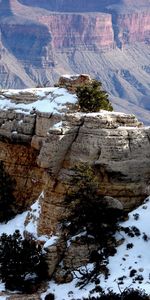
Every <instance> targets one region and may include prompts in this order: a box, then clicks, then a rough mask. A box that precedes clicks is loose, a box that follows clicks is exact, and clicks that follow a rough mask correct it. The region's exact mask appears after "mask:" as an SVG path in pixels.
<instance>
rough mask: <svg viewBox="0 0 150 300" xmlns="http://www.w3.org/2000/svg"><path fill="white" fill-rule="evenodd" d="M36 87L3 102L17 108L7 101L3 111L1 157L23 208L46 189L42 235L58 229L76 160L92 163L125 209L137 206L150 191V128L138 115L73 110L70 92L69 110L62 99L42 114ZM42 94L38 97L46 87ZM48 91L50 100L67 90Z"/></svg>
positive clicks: (5, 93)
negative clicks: (87, 112) (15, 184)
mask: <svg viewBox="0 0 150 300" xmlns="http://www.w3.org/2000/svg"><path fill="white" fill-rule="evenodd" d="M73 78H74V77H73ZM85 78H86V80H87V77H85ZM67 80H68V79H67ZM75 80H76V79H75ZM71 82H72V83H73V81H72V79H71ZM55 90H56V91H55ZM35 91H36V89H34V90H30V92H29V90H27V91H26V90H24V91H23V92H18V94H15V93H14V92H13V94H12V95H11V92H8V91H3V95H2V96H1V97H2V100H1V101H2V102H1V103H3V101H4V100H3V99H5V97H7V100H8V99H9V101H11V102H9V106H10V103H12V104H11V105H13V106H12V107H14V108H9V107H7V105H8V104H6V105H4V106H3V108H1V111H0V124H1V127H0V140H1V149H2V150H1V154H0V159H1V160H2V161H4V164H5V166H6V168H7V171H8V172H9V173H10V175H11V176H12V177H15V179H16V181H17V187H16V191H15V195H16V197H17V201H18V202H19V203H20V205H21V206H22V201H23V202H26V204H27V205H29V204H30V203H31V202H33V201H34V200H36V198H37V197H38V195H39V194H40V192H41V191H42V190H43V191H44V195H45V197H44V200H42V203H41V209H42V213H41V217H40V222H39V233H40V234H47V233H49V232H51V231H55V232H56V231H57V229H58V221H59V219H60V215H63V213H65V211H64V207H63V199H64V195H65V193H66V190H67V188H68V185H69V182H70V178H71V176H72V172H71V168H72V167H73V166H74V165H75V164H76V163H77V162H78V163H79V162H86V163H88V164H90V165H93V166H94V167H95V168H96V170H97V175H98V177H99V180H100V183H101V194H103V195H109V196H113V197H115V198H117V199H119V200H120V201H121V202H122V203H123V204H124V207H125V208H126V209H131V208H132V207H134V206H137V205H138V204H139V203H140V202H141V201H142V200H143V199H144V198H145V197H146V196H147V195H149V177H150V152H149V147H150V128H149V127H144V126H143V125H142V124H141V123H139V122H138V121H137V119H136V118H135V116H133V115H126V114H123V113H116V112H111V113H110V112H100V113H96V114H95V113H89V114H83V113H79V112H75V113H73V114H72V113H71V111H72V108H71V107H72V104H71V106H70V104H69V103H68V101H67V97H68V95H69V94H66V92H65V94H64V98H65V97H66V103H67V106H68V105H69V106H70V113H68V112H67V111H68V108H67V107H66V110H65V107H64V105H63V106H62V111H60V104H59V102H58V107H59V113H58V112H56V113H51V112H49V113H48V112H44V111H42V112H40V111H39V110H37V109H36V108H34V109H33V107H34V106H35V105H36V102H35V100H36V97H37V96H36V94H34V93H35ZM43 91H44V90H43ZM38 93H39V94H38V101H39V99H40V95H41V91H40V90H39V92H38ZM49 93H50V94H48V90H47V89H46V90H45V97H46V95H50V96H48V97H51V98H48V99H49V100H47V101H50V102H51V103H52V102H53V101H54V102H55V103H56V102H57V101H58V100H59V99H60V95H62V94H63V93H64V88H60V89H59V90H58V88H53V92H52V91H51V92H49ZM54 93H56V95H55V94H54ZM72 96H73V95H72ZM72 96H71V97H72ZM57 97H58V100H57V101H56V99H57ZM70 99H71V98H70ZM22 101H26V104H27V106H25V104H24V106H23V110H22V111H20V109H21V108H20V107H21V106H19V105H22ZM42 101H44V98H43V92H42V96H41V103H42ZM59 101H60V103H61V100H59ZM38 103H39V102H38ZM44 103H45V102H43V108H44V105H45V104H44ZM15 105H16V106H15ZM17 105H18V106H17ZM28 105H29V106H28ZM32 105H33V106H32ZM38 105H39V104H38ZM1 107H2V104H1ZM6 108H7V110H6ZM27 112H28V113H27ZM60 112H61V114H60Z"/></svg>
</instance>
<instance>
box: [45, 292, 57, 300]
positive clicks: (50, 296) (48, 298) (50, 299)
mask: <svg viewBox="0 0 150 300" xmlns="http://www.w3.org/2000/svg"><path fill="white" fill-rule="evenodd" d="M45 300H55V296H54V294H51V293H50V294H48V295H46V296H45Z"/></svg>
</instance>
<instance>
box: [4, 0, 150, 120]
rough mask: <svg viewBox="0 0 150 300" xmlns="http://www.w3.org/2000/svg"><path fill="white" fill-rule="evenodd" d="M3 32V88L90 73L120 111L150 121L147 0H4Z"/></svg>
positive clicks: (32, 84) (149, 13)
mask: <svg viewBox="0 0 150 300" xmlns="http://www.w3.org/2000/svg"><path fill="white" fill-rule="evenodd" d="M62 12H63V13H62ZM0 33H1V34H0V82H1V87H15V88H19V87H26V86H37V85H42V84H45V83H46V82H47V81H48V82H49V83H53V82H55V81H56V80H57V78H58V76H59V75H61V74H62V73H90V74H91V75H92V76H93V77H96V78H98V79H100V80H101V81H102V82H103V85H104V87H105V88H106V89H107V91H108V92H109V93H110V95H111V97H112V101H113V102H114V103H115V105H116V107H118V105H119V110H122V111H127V112H130V111H132V112H133V113H135V114H137V115H138V117H139V118H140V119H142V120H144V121H145V122H146V123H148V122H149V119H150V112H149V109H150V104H149V94H150V87H149V82H150V75H149V74H150V66H149V39H150V10H149V0H145V1H142V3H141V1H135V0H132V1H131V0H130V1H129V0H124V1H123V0H122V1H119V2H118V1H116V0H107V1H101V2H99V1H97V0H95V1H91V0H88V1H85V0H82V1H76V2H74V1H72V0H68V1H66V0H64V1H60V0H57V1H50V2H49V1H48V0H43V1H41V0H39V1H36V6H35V1H28V0H1V1H0ZM16 66H17V67H16ZM120 98H121V99H124V100H123V101H120Z"/></svg>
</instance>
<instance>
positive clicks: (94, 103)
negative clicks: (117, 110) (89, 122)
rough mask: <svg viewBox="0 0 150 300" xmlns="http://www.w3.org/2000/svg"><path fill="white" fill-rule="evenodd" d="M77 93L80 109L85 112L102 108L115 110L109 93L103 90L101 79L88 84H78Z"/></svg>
mask: <svg viewBox="0 0 150 300" xmlns="http://www.w3.org/2000/svg"><path fill="white" fill-rule="evenodd" d="M76 94H77V97H78V103H79V107H80V110H81V111H83V112H98V111H99V110H100V109H104V110H107V111H112V110H113V107H112V105H111V103H110V101H109V99H108V94H107V92H105V91H103V90H102V83H101V82H100V81H97V80H92V81H91V82H90V83H88V84H83V85H80V86H78V88H77V92H76Z"/></svg>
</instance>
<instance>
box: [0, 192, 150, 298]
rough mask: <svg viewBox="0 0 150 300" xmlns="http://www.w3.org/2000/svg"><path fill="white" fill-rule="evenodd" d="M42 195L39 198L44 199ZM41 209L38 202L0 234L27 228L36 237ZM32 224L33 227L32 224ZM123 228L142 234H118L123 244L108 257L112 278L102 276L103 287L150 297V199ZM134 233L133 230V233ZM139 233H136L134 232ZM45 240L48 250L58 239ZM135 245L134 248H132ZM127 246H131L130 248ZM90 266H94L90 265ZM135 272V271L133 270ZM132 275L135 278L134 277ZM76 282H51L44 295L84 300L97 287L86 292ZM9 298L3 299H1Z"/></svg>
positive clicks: (1, 287) (0, 287) (0, 288)
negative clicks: (28, 220) (26, 220)
mask: <svg viewBox="0 0 150 300" xmlns="http://www.w3.org/2000/svg"><path fill="white" fill-rule="evenodd" d="M43 196H44V195H43V193H41V195H40V197H43ZM39 213H40V207H39V199H38V200H37V201H36V203H35V204H34V205H32V207H31V210H30V212H29V211H27V212H24V213H22V214H20V215H18V216H16V217H15V218H14V219H13V220H11V221H9V222H8V223H6V224H0V234H2V233H3V232H5V233H7V234H12V233H13V232H14V231H15V230H16V229H19V230H20V231H21V233H23V231H24V229H28V230H29V231H31V233H32V234H33V235H35V236H36V223H37V220H38V217H39ZM27 214H30V218H29V219H30V223H29V224H30V225H26V226H25V225H24V222H25V219H26V217H27ZM32 222H33V224H31V223H32ZM121 225H122V226H123V227H130V228H131V227H132V226H134V227H136V228H138V229H139V231H140V235H137V236H136V234H134V237H131V236H129V235H128V234H126V233H124V232H121V233H119V234H118V235H117V238H118V239H121V238H124V242H123V243H122V244H121V245H120V246H118V248H117V253H116V254H115V255H114V256H113V257H110V258H109V264H108V268H109V270H110V275H109V277H108V279H107V280H106V279H105V278H104V276H102V275H100V277H99V278H100V286H101V287H102V288H103V289H104V290H105V291H107V290H108V289H112V290H114V291H116V292H117V293H119V290H122V291H123V290H124V289H125V288H129V287H130V288H134V289H144V290H145V291H146V292H147V293H148V294H150V197H149V198H147V199H146V200H145V202H144V203H143V205H141V206H140V207H138V208H137V209H135V210H134V211H132V212H131V213H130V214H129V219H128V221H126V222H123V223H122V224H121ZM133 232H134V230H133ZM135 232H136V230H135ZM40 239H43V240H44V241H45V245H44V247H47V246H49V245H51V244H53V243H55V241H56V240H57V237H55V236H52V237H46V236H44V237H40ZM132 244H133V245H132ZM127 245H128V246H127ZM90 266H91V265H90ZM132 270H134V271H132ZM132 275H133V276H132ZM76 283H77V279H74V280H73V281H72V282H71V283H68V284H60V285H58V284H56V283H55V282H54V281H50V282H49V287H48V290H47V291H46V292H45V293H43V294H42V295H41V299H42V300H44V298H45V295H46V294H48V293H54V294H55V297H56V300H71V299H82V297H87V296H88V295H89V292H90V291H91V290H92V289H93V288H94V284H88V285H87V286H85V287H84V288H83V289H81V290H80V289H79V288H78V287H76ZM3 290H4V285H3V284H0V291H3ZM5 299H6V298H5V297H3V296H0V300H5Z"/></svg>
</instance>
